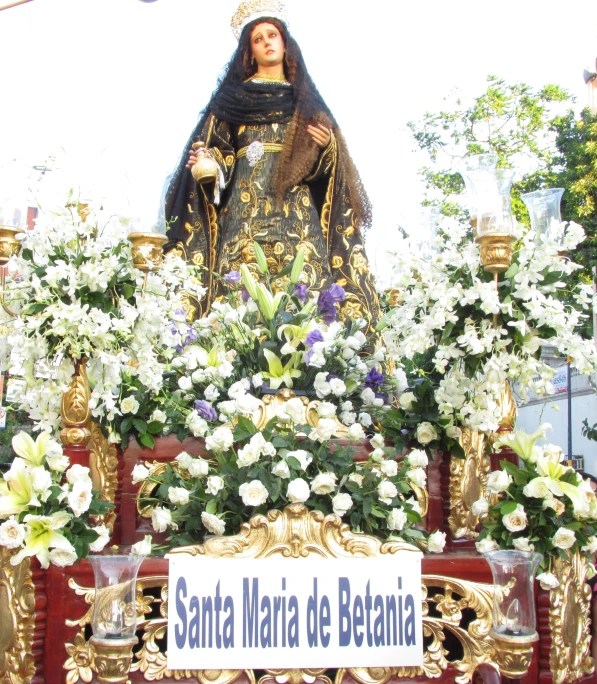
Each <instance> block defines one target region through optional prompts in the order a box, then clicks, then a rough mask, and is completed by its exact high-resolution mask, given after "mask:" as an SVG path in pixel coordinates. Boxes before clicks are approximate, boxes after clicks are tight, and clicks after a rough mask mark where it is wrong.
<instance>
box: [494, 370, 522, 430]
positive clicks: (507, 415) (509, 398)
mask: <svg viewBox="0 0 597 684" xmlns="http://www.w3.org/2000/svg"><path fill="white" fill-rule="evenodd" d="M498 406H499V407H500V408H501V409H502V420H501V421H500V428H502V429H503V430H511V429H512V428H513V427H514V425H515V424H516V412H517V410H518V409H517V407H516V400H515V399H514V395H513V394H512V387H511V386H510V383H509V382H508V381H507V380H506V382H505V383H504V387H503V389H502V391H501V392H500V396H499V397H498Z"/></svg>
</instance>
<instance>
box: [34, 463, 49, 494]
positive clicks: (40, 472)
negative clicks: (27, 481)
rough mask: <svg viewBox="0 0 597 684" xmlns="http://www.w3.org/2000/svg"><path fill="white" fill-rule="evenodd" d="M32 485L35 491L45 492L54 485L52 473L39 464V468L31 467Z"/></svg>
mask: <svg viewBox="0 0 597 684" xmlns="http://www.w3.org/2000/svg"><path fill="white" fill-rule="evenodd" d="M31 486H32V487H33V491H35V492H37V493H38V494H43V493H44V492H45V491H47V490H48V489H49V488H50V487H51V486H52V475H51V473H50V472H49V471H48V470H46V469H45V468H43V467H42V466H39V467H38V468H32V469H31Z"/></svg>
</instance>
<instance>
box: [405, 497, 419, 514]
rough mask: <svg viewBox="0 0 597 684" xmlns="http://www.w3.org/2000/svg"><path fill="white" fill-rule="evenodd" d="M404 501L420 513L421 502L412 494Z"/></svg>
mask: <svg viewBox="0 0 597 684" xmlns="http://www.w3.org/2000/svg"><path fill="white" fill-rule="evenodd" d="M404 503H405V504H408V505H409V506H410V507H411V508H412V509H413V511H415V512H416V513H418V514H419V515H421V504H420V503H419V502H418V500H417V499H415V498H414V497H413V496H411V497H410V498H408V499H405V500H404Z"/></svg>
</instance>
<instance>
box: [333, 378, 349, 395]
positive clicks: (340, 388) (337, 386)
mask: <svg viewBox="0 0 597 684" xmlns="http://www.w3.org/2000/svg"><path fill="white" fill-rule="evenodd" d="M330 389H331V390H332V394H334V395H335V396H337V397H341V396H342V395H343V394H346V385H345V384H344V382H342V380H340V378H333V379H332V380H330Z"/></svg>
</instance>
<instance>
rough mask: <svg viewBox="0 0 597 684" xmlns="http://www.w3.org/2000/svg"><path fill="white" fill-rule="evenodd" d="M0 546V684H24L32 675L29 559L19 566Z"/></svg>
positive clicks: (32, 592)
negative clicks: (13, 562) (0, 683)
mask: <svg viewBox="0 0 597 684" xmlns="http://www.w3.org/2000/svg"><path fill="white" fill-rule="evenodd" d="M13 555H14V552H12V551H10V550H9V549H7V548H6V547H3V546H0V682H7V684H8V683H9V684H25V682H29V681H31V678H32V677H33V675H34V674H35V662H34V659H33V654H32V648H33V635H34V632H35V587H34V585H33V580H32V576H31V568H30V562H29V559H28V558H26V559H25V560H23V561H22V562H21V563H19V565H16V566H15V565H12V564H11V562H10V560H11V558H12V556H13Z"/></svg>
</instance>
